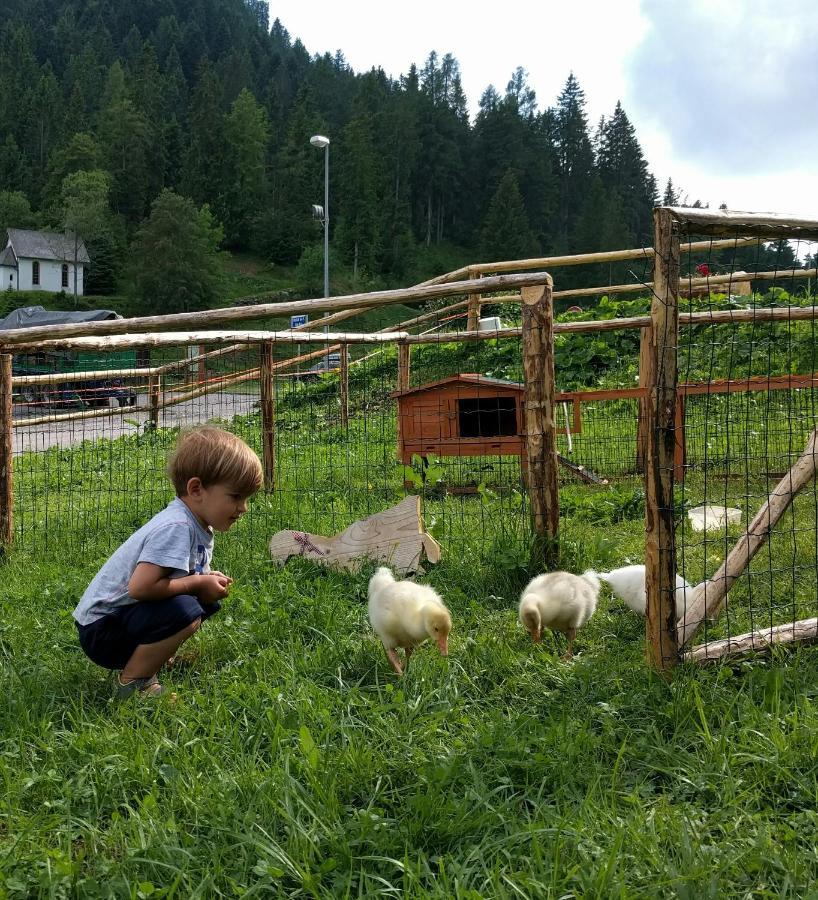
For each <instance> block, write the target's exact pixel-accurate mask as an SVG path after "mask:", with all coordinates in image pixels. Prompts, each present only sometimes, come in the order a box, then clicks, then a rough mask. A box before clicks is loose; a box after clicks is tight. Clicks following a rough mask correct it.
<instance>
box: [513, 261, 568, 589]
mask: <svg viewBox="0 0 818 900" xmlns="http://www.w3.org/2000/svg"><path fill="white" fill-rule="evenodd" d="M549 281H550V279H549ZM522 312H523V373H524V376H525V396H524V415H525V459H524V460H523V461H522V462H523V465H524V466H525V467H526V473H527V481H528V492H529V496H530V498H531V522H532V527H533V531H534V545H533V547H532V562H533V564H534V565H535V567H536V568H537V569H538V571H539V569H540V568H541V567H544V568H545V570H546V571H548V570H549V569H550V568H553V567H554V565H556V563H557V559H558V556H559V547H558V544H557V539H558V528H559V516H560V510H559V487H558V483H557V465H558V463H557V441H556V423H555V401H554V395H555V393H556V386H555V377H554V306H553V302H552V298H551V285H550V283H549V284H545V285H542V286H540V287H532V288H523V303H522Z"/></svg>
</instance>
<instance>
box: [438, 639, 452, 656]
mask: <svg viewBox="0 0 818 900" xmlns="http://www.w3.org/2000/svg"><path fill="white" fill-rule="evenodd" d="M437 646H438V649H439V650H440V652H441V653H442V654H443V656H448V655H449V639H448V637H441V638H438V639H437Z"/></svg>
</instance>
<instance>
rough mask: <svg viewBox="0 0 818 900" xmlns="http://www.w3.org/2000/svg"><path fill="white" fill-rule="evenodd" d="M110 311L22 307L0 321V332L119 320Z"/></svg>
mask: <svg viewBox="0 0 818 900" xmlns="http://www.w3.org/2000/svg"><path fill="white" fill-rule="evenodd" d="M121 318H122V316H120V315H119V313H117V312H114V311H113V310H112V309H84V310H71V311H68V310H61V309H43V307H42V306H22V307H20V309H15V310H12V311H11V312H10V313H9V314H8V315H7V316H6V317H5V318H4V319H0V331H5V330H6V329H7V328H34V327H35V326H38V325H65V324H67V323H68V322H99V321H101V320H103V319H121Z"/></svg>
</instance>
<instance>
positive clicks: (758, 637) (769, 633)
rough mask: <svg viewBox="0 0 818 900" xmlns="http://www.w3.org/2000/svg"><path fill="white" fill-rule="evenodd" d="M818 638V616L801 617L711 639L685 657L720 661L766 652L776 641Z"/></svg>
mask: <svg viewBox="0 0 818 900" xmlns="http://www.w3.org/2000/svg"><path fill="white" fill-rule="evenodd" d="M816 640H818V618H812V619H798V620H797V621H795V622H786V623H785V624H784V625H774V626H772V627H770V628H762V629H760V630H758V631H748V632H746V633H745V634H739V635H736V636H735V637H729V638H723V639H722V640H719V641H708V642H707V643H706V644H700V645H699V646H697V647H691V649H690V650H688V651H686V652H685V655H684V658H685V659H686V660H690V661H691V662H696V663H709V662H718V661H719V660H723V659H726V658H727V657H731V656H741V655H742V654H744V653H749V652H750V651H754V652H756V653H766V652H769V651H770V650H772V648H773V647H774V646H775V645H776V644H799V643H808V642H813V641H816Z"/></svg>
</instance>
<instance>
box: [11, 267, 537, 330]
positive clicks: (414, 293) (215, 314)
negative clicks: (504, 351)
mask: <svg viewBox="0 0 818 900" xmlns="http://www.w3.org/2000/svg"><path fill="white" fill-rule="evenodd" d="M547 278H548V275H547V274H546V273H545V272H530V273H527V274H522V275H498V276H495V277H493V278H482V279H479V283H478V282H477V281H475V282H457V283H455V284H442V285H432V286H429V287H413V288H402V289H400V290H395V291H373V292H371V293H368V294H350V295H347V296H343V297H327V298H324V299H321V300H292V301H288V302H284V303H264V304H258V305H254V306H238V307H235V306H231V307H228V308H226V309H210V310H203V311H200V312H188V313H174V314H172V315H167V316H138V317H136V318H133V319H109V320H106V321H103V322H76V323H69V324H65V325H46V326H38V327H34V328H13V329H8V330H5V331H0V347H9V348H11V347H14V346H18V345H29V346H31V345H34V344H36V343H37V342H38V341H51V342H52V343H51V344H50V346H54V344H53V341H54V340H55V339H57V340H58V339H60V338H69V337H76V336H78V335H85V336H88V337H91V336H93V337H102V336H103V335H122V334H133V333H134V332H140V333H148V332H151V333H154V332H163V331H170V330H172V329H174V328H178V329H196V330H197V331H188V332H187V334H189V335H194V334H197V333H198V330H199V329H201V328H204V327H207V326H211V327H214V326H220V325H225V324H228V325H232V323H235V322H240V321H251V320H253V319H262V318H269V317H270V316H285V315H286V316H289V315H294V314H303V313H307V314H308V315H309V314H310V313H318V312H330V311H333V312H337V311H340V310H344V311H346V310H351V309H360V310H365V309H373V308H377V307H382V306H392V305H395V304H397V303H425V302H426V301H427V300H438V299H440V298H443V297H451V296H457V295H458V294H464V293H469V292H470V291H471V292H475V291H479V292H480V293H484V294H486V293H493V292H496V291H504V290H508V289H514V288H521V287H526V286H533V285H538V284H543V283H544V282H545V280H546V279H547ZM225 333H229V332H225ZM235 333H236V334H239V333H240V332H235ZM234 340H239V338H238V337H237V338H235V339H234ZM190 342H191V343H193V342H194V341H193V340H192V339H191V341H190ZM199 342H200V341H199V340H198V339H196V341H195V343H199Z"/></svg>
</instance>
